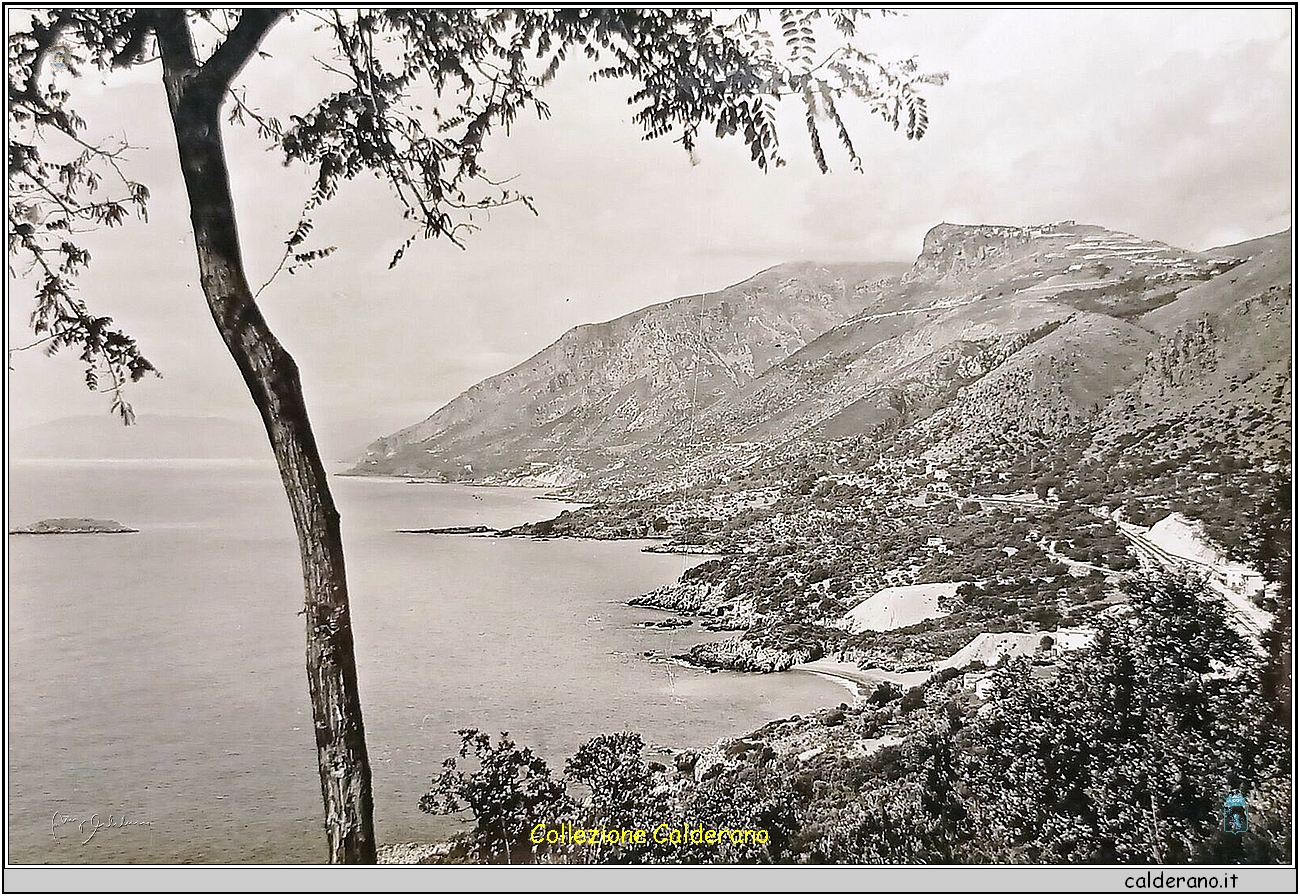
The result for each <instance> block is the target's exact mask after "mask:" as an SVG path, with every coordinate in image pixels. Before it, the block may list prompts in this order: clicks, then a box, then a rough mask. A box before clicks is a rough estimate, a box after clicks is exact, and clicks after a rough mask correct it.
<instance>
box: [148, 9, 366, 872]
mask: <svg viewBox="0 0 1300 896" xmlns="http://www.w3.org/2000/svg"><path fill="white" fill-rule="evenodd" d="M159 36H160V39H161V38H162V37H163V35H162V34H160V35H159ZM164 71H165V80H166V82H167V88H168V99H169V101H170V105H171V110H172V121H173V124H174V127H175V131H176V143H177V148H178V150H179V153H180V162H181V169H182V171H183V173H184V176H185V187H186V191H187V193H188V196H189V203H190V221H191V223H192V224H193V227H194V242H195V246H196V248H197V250H198V261H199V278H200V282H201V284H202V286H203V293H204V295H205V296H206V297H207V301H208V307H209V308H210V309H211V311H212V319H213V320H214V321H215V322H216V325H217V329H218V330H219V331H220V333H221V338H222V339H223V340H224V341H225V343H226V347H227V348H228V349H229V350H230V354H231V356H232V357H233V358H234V359H235V363H236V364H237V365H239V371H240V373H242V374H243V377H244V382H245V383H247V385H248V390H249V392H250V393H251V394H252V396H253V402H254V403H255V404H256V405H257V409H258V410H259V411H260V412H261V414H262V422H263V423H264V424H265V426H266V432H267V435H268V436H269V437H270V441H271V448H272V450H273V451H274V453H275V460H276V463H277V465H278V466H279V469H280V478H281V479H282V480H283V482H284V490H285V493H286V494H287V495H288V497H289V506H290V508H291V509H292V512H293V521H294V526H295V528H296V529H297V532H298V549H299V552H300V553H301V556H302V572H303V580H304V582H305V586H306V617H307V679H308V683H309V685H310V692H311V705H312V716H313V721H314V724H315V730H316V753H317V760H318V763H319V766H320V781H321V796H322V797H323V799H324V801H325V831H326V836H327V838H328V841H329V861H330V862H332V863H337V862H358V863H373V862H374V861H375V836H374V823H373V819H372V807H373V799H372V794H371V783H370V762H369V759H368V757H367V755H366V740H365V727H364V725H363V724H362V720H361V700H360V697H359V695H358V692H357V670H356V660H355V657H354V655H353V644H352V621H351V615H350V613H349V610H348V589H347V580H346V576H345V573H344V567H343V541H342V538H341V536H340V534H339V514H338V511H337V510H336V509H335V507H334V500H333V497H332V496H331V495H330V489H329V482H328V480H327V478H326V473H325V468H324V466H323V465H322V463H321V459H320V453H319V452H318V451H317V448H316V438H315V436H314V435H313V433H312V429H311V423H310V422H309V420H308V418H307V406H306V404H305V402H304V400H303V395H302V388H301V384H300V381H299V378H298V367H297V365H296V364H295V363H294V360H293V358H291V357H290V356H289V353H288V352H287V351H285V349H284V348H283V347H282V346H281V345H280V343H279V341H278V340H277V339H276V338H275V335H274V334H273V333H272V332H271V330H270V328H269V327H268V326H267V324H266V320H265V319H264V318H263V317H262V313H261V311H260V310H259V309H258V307H257V304H256V302H255V301H254V300H253V295H252V291H251V290H250V289H249V286H248V279H247V277H246V275H245V271H244V263H243V257H242V253H241V252H240V248H239V236H238V231H237V229H236V226H235V210H234V202H233V200H232V198H231V193H230V176H229V171H228V169H227V167H226V159H225V149H224V146H223V142H222V137H221V120H220V110H221V102H222V99H223V95H224V92H225V85H224V84H222V85H206V84H204V83H203V81H202V78H201V74H200V75H199V76H198V77H195V76H194V74H195V73H194V72H193V71H192V70H191V71H184V70H183V69H182V70H180V71H179V72H177V71H174V70H172V71H169V70H168V66H167V58H166V56H164Z"/></svg>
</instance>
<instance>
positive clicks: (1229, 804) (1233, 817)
mask: <svg viewBox="0 0 1300 896" xmlns="http://www.w3.org/2000/svg"><path fill="white" fill-rule="evenodd" d="M1223 830H1224V832H1225V833H1228V834H1244V833H1246V832H1247V831H1249V830H1250V818H1249V817H1248V816H1247V815H1246V798H1245V797H1244V796H1242V795H1241V794H1239V793H1234V794H1233V795H1232V796H1230V797H1228V798H1227V799H1225V800H1224V801H1223Z"/></svg>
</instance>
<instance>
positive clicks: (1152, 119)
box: [7, 8, 1295, 457]
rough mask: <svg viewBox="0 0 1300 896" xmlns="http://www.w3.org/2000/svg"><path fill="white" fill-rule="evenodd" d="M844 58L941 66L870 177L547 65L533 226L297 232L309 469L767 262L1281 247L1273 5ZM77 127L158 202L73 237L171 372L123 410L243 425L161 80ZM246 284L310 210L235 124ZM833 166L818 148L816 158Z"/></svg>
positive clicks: (364, 184) (885, 48) (300, 182)
mask: <svg viewBox="0 0 1300 896" xmlns="http://www.w3.org/2000/svg"><path fill="white" fill-rule="evenodd" d="M313 41H314V38H313V36H312V35H311V34H310V32H308V31H307V30H306V26H305V25H304V24H303V23H302V22H301V21H299V22H295V23H288V24H284V25H281V26H277V28H276V30H275V31H273V32H272V34H271V35H270V36H269V37H268V39H267V41H266V43H265V44H264V45H263V47H262V49H263V50H264V51H265V52H266V53H267V57H266V58H261V57H259V58H257V59H255V60H253V61H252V62H251V63H250V64H249V66H248V67H247V68H246V69H245V71H244V72H243V74H242V76H241V79H240V84H241V85H242V86H243V87H245V88H246V91H247V97H248V100H249V102H250V103H252V104H253V105H255V106H259V107H261V108H264V109H267V110H271V111H275V112H277V113H280V114H283V113H284V112H288V111H294V110H298V111H301V110H305V109H307V108H309V107H310V106H311V105H312V103H313V100H314V99H315V98H318V97H319V96H320V95H321V92H322V91H323V90H325V89H326V88H327V83H328V81H327V79H328V76H327V75H326V74H324V73H322V72H321V71H320V69H319V67H318V65H317V64H316V63H315V62H314V61H313V60H312V55H313V51H314V50H315V49H316V47H315V46H314V44H313ZM857 41H858V44H859V45H860V46H862V47H863V48H864V49H868V50H873V51H876V52H879V53H880V54H881V55H883V56H886V57H893V58H902V57H906V56H911V55H915V56H917V57H918V59H919V61H920V64H921V66H922V67H923V68H925V69H927V70H930V71H944V72H947V73H948V75H949V81H948V83H947V84H946V85H944V86H942V87H936V88H932V89H931V90H930V92H929V94H928V95H929V99H930V130H929V132H928V133H927V134H926V136H925V138H924V139H923V140H921V141H919V142H912V141H907V140H905V139H903V137H902V135H901V134H899V133H895V132H893V131H892V130H890V129H889V127H888V126H886V125H885V124H884V123H883V122H881V121H880V120H879V119H874V118H868V117H867V116H866V115H865V114H853V115H851V116H847V117H849V120H850V125H851V127H852V128H853V130H854V133H855V134H856V136H857V140H856V143H857V147H858V150H859V154H860V155H861V156H862V158H863V161H864V169H865V170H864V171H863V172H862V173H857V172H854V171H853V170H852V168H851V166H850V165H849V164H848V162H847V159H845V158H844V156H843V154H842V153H837V152H836V151H835V150H834V149H829V148H828V155H829V159H830V163H831V166H832V171H831V173H830V174H825V175H823V174H821V173H819V172H818V171H817V169H816V167H815V165H814V164H813V162H812V156H811V153H810V151H809V149H808V144H807V138H806V135H805V133H804V132H803V131H802V127H801V125H800V122H799V120H798V117H797V115H795V114H794V113H795V112H796V111H797V110H794V109H791V114H790V115H789V116H786V117H783V119H782V124H783V125H784V126H785V127H784V130H783V131H782V134H781V136H782V138H783V144H782V145H783V151H784V155H785V156H786V158H787V159H789V164H788V165H787V166H786V167H784V168H781V169H776V170H774V171H772V172H769V173H763V172H760V171H758V170H757V169H756V168H755V167H754V166H753V165H752V164H751V163H750V162H749V161H748V152H747V151H746V150H745V149H744V147H743V146H742V145H741V144H740V142H739V141H734V140H733V141H731V142H726V141H714V140H712V139H710V140H707V141H706V142H705V143H704V144H703V145H702V146H701V147H700V150H699V152H698V153H697V156H696V158H695V159H694V160H692V159H691V158H689V157H688V156H687V155H686V154H685V153H684V152H683V151H682V149H681V147H680V146H677V145H675V144H673V143H672V142H671V141H670V140H662V139H661V140H657V141H648V142H647V141H643V140H641V138H640V131H639V129H638V128H637V127H636V126H634V125H633V124H631V123H630V121H629V118H630V113H629V106H628V105H627V104H626V96H627V93H628V86H627V85H626V84H621V83H618V82H601V83H592V82H590V81H589V80H588V79H587V78H586V77H585V72H584V71H582V70H581V69H577V68H575V69H573V70H569V71H562V73H561V75H560V77H559V78H557V80H556V81H555V82H554V83H553V84H551V85H550V86H549V88H548V91H547V93H546V94H545V98H546V100H547V102H548V103H549V105H550V108H551V117H550V119H549V120H547V121H541V122H539V121H536V120H532V119H530V118H526V117H525V118H523V119H521V120H520V122H518V123H517V125H516V127H515V128H514V129H513V130H512V131H511V133H510V134H509V135H508V136H500V137H499V138H498V137H497V136H496V135H494V137H493V138H491V139H492V140H494V141H495V142H490V143H489V144H488V149H487V152H486V154H485V156H484V161H485V164H486V166H487V168H488V170H489V171H490V172H491V174H492V175H493V176H494V177H495V178H498V179H499V178H502V177H514V178H515V180H513V181H512V184H511V185H512V186H514V187H516V188H518V189H520V190H522V191H524V192H526V193H529V194H530V195H531V196H532V197H533V198H534V200H535V203H536V206H537V209H538V212H539V214H538V215H537V216H534V215H532V214H531V213H530V212H529V211H528V210H527V209H525V208H523V207H522V206H511V207H506V208H501V209H497V210H495V211H493V212H492V213H491V215H490V216H489V217H488V218H487V219H485V220H483V221H482V222H481V224H482V230H481V231H480V232H478V233H476V234H473V235H471V236H470V237H469V239H468V242H467V245H466V248H464V249H459V248H457V247H455V246H452V245H451V244H449V243H447V242H445V241H442V242H437V241H433V242H421V243H416V244H415V245H414V246H413V247H412V248H411V249H410V250H409V251H408V252H407V255H406V259H405V260H404V261H403V263H402V264H401V265H399V266H398V267H397V268H396V269H394V270H388V261H389V259H390V258H391V256H392V254H393V252H394V250H395V249H396V247H397V246H398V245H399V244H400V242H401V241H402V239H403V238H404V236H405V233H404V231H403V230H402V227H401V222H400V221H399V219H398V208H397V206H396V205H395V203H394V201H393V200H392V199H391V198H390V197H389V195H388V193H387V192H386V189H385V188H384V186H383V185H382V184H380V183H379V182H378V181H375V180H373V179H370V178H364V179H360V180H358V181H357V182H355V183H352V184H349V185H347V186H346V187H345V188H344V189H343V190H342V191H341V192H340V194H339V195H338V197H336V199H335V200H333V201H332V203H331V204H330V205H329V206H328V207H327V208H326V209H324V210H322V211H321V212H320V213H318V214H317V215H315V220H316V224H317V230H316V237H317V243H318V244H320V245H337V246H338V251H337V252H336V254H335V255H334V256H333V257H331V258H329V259H327V260H326V261H324V262H322V263H320V264H319V265H318V266H317V267H316V268H314V269H312V270H310V271H304V272H300V273H298V274H296V275H294V276H292V277H289V276H284V275H281V276H280V277H278V278H277V279H276V280H275V281H274V282H272V283H271V284H270V286H268V287H267V288H266V290H265V291H264V292H263V293H262V295H261V298H260V300H259V302H260V304H261V305H262V307H263V311H264V313H265V314H266V316H267V319H268V320H269V322H270V324H271V326H272V328H273V329H274V330H275V331H276V333H277V334H278V336H279V338H280V339H281V341H282V342H283V343H284V344H285V346H286V347H287V348H288V349H289V351H290V352H291V353H292V354H293V355H294V356H295V358H296V359H297V361H298V365H299V368H300V370H301V372H302V379H303V384H304V390H305V392H306V395H307V401H308V406H309V409H310V412H311V415H312V419H313V422H314V424H315V426H316V429H317V432H318V435H319V439H320V441H321V444H322V448H323V451H324V453H325V454H326V456H327V457H343V456H346V455H348V454H349V453H350V452H352V451H353V450H354V449H356V448H358V447H359V446H361V445H364V444H365V443H366V442H368V441H370V440H371V439H373V438H375V437H377V436H379V435H382V434H385V433H388V432H391V431H393V430H395V429H397V428H400V427H402V426H405V425H408V424H410V423H413V422H416V421H417V420H420V419H422V418H424V417H426V416H428V415H429V414H430V413H432V412H433V411H435V410H436V409H437V408H438V407H440V406H441V405H443V404H444V403H446V402H447V401H449V400H450V399H451V398H453V397H455V396H456V395H457V394H458V393H460V392H461V391H463V390H464V389H466V388H468V387H469V386H471V385H473V384H474V383H476V382H478V381H479V380H481V379H483V378H485V377H488V376H491V375H492V374H495V373H499V372H501V371H502V370H505V369H507V368H509V367H511V366H513V365H514V364H516V363H519V362H520V361H523V360H525V359H526V358H528V357H530V356H531V355H532V354H534V353H535V352H537V351H539V350H540V349H542V348H544V347H545V346H546V345H548V344H550V343H551V342H553V341H554V340H555V339H557V338H559V336H560V335H561V334H562V333H564V332H565V331H566V330H567V329H569V328H570V327H573V326H576V325H578V324H581V323H586V322H591V321H599V320H607V319H610V318H613V317H617V316H619V315H621V314H625V313H627V312H629V311H633V310H635V309H637V308H640V307H643V306H645V305H648V304H651V303H654V302H658V301H663V300H666V299H670V298H673V297H676V296H679V295H688V294H693V293H698V292H701V291H707V290H713V289H718V288H721V287H724V286H727V285H729V284H732V283H736V282H738V281H741V280H743V279H745V278H746V277H748V276H750V275H752V274H754V273H756V272H757V271H759V270H761V269H763V268H765V267H768V266H771V265H773V264H777V263H780V262H784V261H794V260H816V261H855V260H861V261H873V260H874V261H884V260H902V261H910V260H911V259H913V258H914V257H915V256H916V254H917V253H918V252H919V250H920V246H921V240H922V238H923V236H924V234H925V232H926V231H927V230H928V229H929V228H930V227H932V226H934V225H935V224H937V223H940V222H943V221H948V222H958V223H996V224H1021V225H1024V224H1034V223H1043V222H1052V221H1060V220H1065V219H1074V220H1077V221H1080V222H1086V223H1094V224H1101V225H1104V226H1107V227H1111V228H1114V229H1117V230H1122V231H1126V232H1130V233H1134V234H1137V235H1140V236H1143V237H1149V238H1154V239H1159V240H1163V241H1165V242H1168V243H1171V244H1174V245H1177V246H1180V247H1184V248H1189V249H1208V248H1211V247H1214V246H1219V245H1226V244H1230V243H1233V242H1238V241H1241V240H1244V239H1248V238H1251V237H1255V236H1260V235H1263V234H1267V233H1273V232H1276V231H1278V230H1282V229H1285V228H1287V227H1289V226H1291V223H1292V215H1293V210H1292V205H1291V203H1292V196H1293V190H1294V188H1293V183H1292V177H1293V171H1294V169H1293V156H1292V144H1291V139H1292V138H1291V135H1292V130H1293V126H1294V125H1293V116H1294V111H1295V106H1294V100H1293V93H1292V70H1291V65H1292V59H1293V56H1294V37H1293V33H1292V21H1291V11H1290V10H1289V9H1282V8H1279V9H1196V10H1186V9H1183V10H1179V9H1170V8H1160V9H1145V10H1134V9H1127V10H1121V9H1082V10H1062V9H1056V10H1027V9H1000V10H981V9H967V8H962V9H911V10H909V11H908V12H907V13H906V14H904V15H901V16H897V17H891V18H886V19H880V20H876V19H873V20H871V21H870V22H868V23H867V25H866V27H865V28H863V29H862V31H861V33H860V35H859V37H858V38H857ZM74 90H75V91H76V93H75V96H76V97H77V103H78V109H79V111H80V112H81V113H82V115H83V117H84V118H86V119H87V121H88V122H89V128H90V131H91V132H92V133H96V134H102V135H117V136H125V137H126V138H127V139H129V141H130V142H131V143H132V144H133V145H135V146H138V147H140V149H138V150H136V151H134V153H133V154H132V156H131V158H130V160H129V162H128V165H129V166H130V167H129V171H130V173H131V174H132V175H133V176H135V177H137V178H138V179H140V180H143V181H144V182H146V183H147V184H148V185H149V187H150V189H151V191H152V194H153V198H152V201H151V203H150V210H149V221H148V223H147V224H146V223H141V222H131V223H129V224H127V225H125V226H122V227H119V228H115V229H114V230H112V231H106V232H102V233H96V234H92V235H90V236H88V237H87V240H86V245H87V246H88V247H89V248H90V249H91V251H92V254H93V256H94V261H93V263H92V266H91V269H90V271H89V272H88V273H87V274H86V275H85V276H84V277H83V278H82V281H81V285H82V289H83V293H84V295H85V297H86V299H87V301H88V303H89V304H90V307H91V309H92V310H93V311H95V312H96V313H100V314H109V315H112V316H113V317H114V319H115V320H116V321H118V322H119V323H121V324H123V325H124V326H125V328H126V329H127V331H128V332H130V333H131V334H132V335H134V336H135V337H136V338H137V339H138V341H139V343H140V345H141V347H142V349H143V351H144V353H145V354H146V356H147V357H149V358H150V360H152V361H153V362H154V363H155V364H156V365H157V367H158V368H159V369H160V370H161V371H162V374H163V377H162V378H161V379H156V380H155V379H148V380H145V381H143V382H141V383H139V384H136V385H134V386H132V387H131V389H130V391H129V393H128V398H129V399H130V400H131V402H132V404H133V405H134V406H135V409H136V411H137V412H138V413H148V414H199V415H215V416H223V417H229V418H231V419H236V420H243V421H249V422H256V420H257V417H256V413H255V411H254V410H253V407H252V404H251V401H250V399H249V397H248V395H247V392H246V391H245V388H244V385H243V383H242V381H241V380H240V378H239V375H238V373H237V371H236V370H235V366H234V364H233V362H232V361H231V359H230V358H229V356H228V355H227V354H226V352H225V348H224V346H223V345H222V344H221V340H220V338H219V336H218V335H217V332H216V330H215V328H214V326H213V324H212V321H211V319H210V317H209V316H208V312H207V308H206V305H205V302H204V299H203V296H202V293H201V292H200V290H199V288H198V283H197V267H196V261H195V256H194V247H193V242H192V237H191V232H190V228H189V221H188V209H187V207H186V205H185V202H184V193H183V187H182V184H181V179H180V173H179V170H178V167H177V161H176V150H175V144H174V142H173V138H172V135H171V131H170V120H169V117H168V113H167V106H166V99H165V96H164V94H163V88H162V84H161V80H160V70H159V68H158V66H157V65H156V64H155V65H150V66H143V67H140V68H137V69H133V70H131V71H128V72H124V73H118V74H113V75H110V76H107V77H106V78H103V79H102V80H101V78H100V76H99V75H94V76H92V77H90V78H86V79H82V80H81V83H78V84H76V85H75V86H74ZM226 140H227V153H228V157H229V161H230V165H231V169H232V178H233V189H234V194H235V203H236V208H237V213H238V216H239V225H240V229H241V237H242V241H243V244H244V251H245V259H246V261H247V264H248V268H249V273H250V280H251V281H252V282H253V283H254V284H260V283H261V282H262V281H264V280H265V279H266V278H267V276H269V274H270V272H271V271H272V270H273V269H274V268H275V266H276V263H277V261H278V260H279V256H280V251H281V248H282V243H283V240H284V238H285V237H286V235H287V234H288V232H289V230H290V229H291V228H292V226H293V224H294V222H295V221H296V219H297V214H298V212H299V210H300V208H301V206H302V203H303V201H304V200H305V198H306V195H307V188H308V185H309V178H308V175H307V173H306V171H305V170H303V169H300V168H293V167H290V168H286V167H284V166H283V165H282V164H281V161H280V159H279V158H278V157H277V156H276V155H275V154H274V153H273V152H268V151H267V150H266V147H265V145H264V144H263V143H262V142H260V141H259V140H258V138H257V136H256V134H255V133H253V132H252V131H251V130H247V129H241V128H239V127H237V126H230V127H228V128H227V133H226ZM828 144H829V141H828ZM9 287H10V288H9V290H8V297H7V302H8V307H7V313H8V324H9V330H8V332H9V344H10V346H16V345H23V344H26V343H27V342H29V341H30V340H31V336H30V330H28V329H27V317H28V315H29V314H30V311H31V301H30V299H29V298H28V297H27V296H28V295H29V294H30V292H29V291H28V292H27V293H26V294H25V293H24V283H23V282H22V280H21V279H17V280H16V279H15V278H14V276H13V275H11V276H10V282H9ZM8 386H9V399H10V401H9V415H10V426H11V427H13V428H23V427H27V426H31V425H34V424H38V423H41V422H43V421H47V420H51V419H55V418H59V417H65V416H71V415H81V414H95V413H107V412H108V400H107V397H106V396H104V395H102V394H92V393H89V392H87V391H86V389H85V388H84V386H83V385H82V384H81V368H80V365H79V364H78V363H77V361H76V359H75V357H73V356H71V355H68V356H66V357H65V356H56V357H53V358H49V357H45V356H44V355H43V354H42V353H41V352H39V351H26V352H18V353H14V354H12V355H11V357H10V371H9V383H8Z"/></svg>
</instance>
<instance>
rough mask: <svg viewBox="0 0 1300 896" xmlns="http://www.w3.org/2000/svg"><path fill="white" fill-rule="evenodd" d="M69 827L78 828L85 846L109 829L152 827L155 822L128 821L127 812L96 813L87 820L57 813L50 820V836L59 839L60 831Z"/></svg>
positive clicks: (82, 843)
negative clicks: (113, 813) (101, 832)
mask: <svg viewBox="0 0 1300 896" xmlns="http://www.w3.org/2000/svg"><path fill="white" fill-rule="evenodd" d="M68 825H76V826H77V834H78V835H79V836H81V837H84V838H85V839H84V840H82V841H81V845H82V846H85V845H86V844H87V843H89V842H90V841H91V840H93V839H94V837H95V835H96V834H98V833H99V832H100V831H102V830H105V829H107V828H127V827H136V826H140V827H152V826H153V822H152V821H134V820H132V819H128V818H127V817H126V813H125V812H123V813H122V814H120V815H100V814H99V813H98V812H96V813H95V814H94V815H91V816H88V817H86V818H78V817H76V816H75V815H68V814H67V813H65V812H55V813H54V817H53V818H51V819H50V836H52V837H55V838H58V836H59V830H60V829H62V828H66V827H67V826H68Z"/></svg>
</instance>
